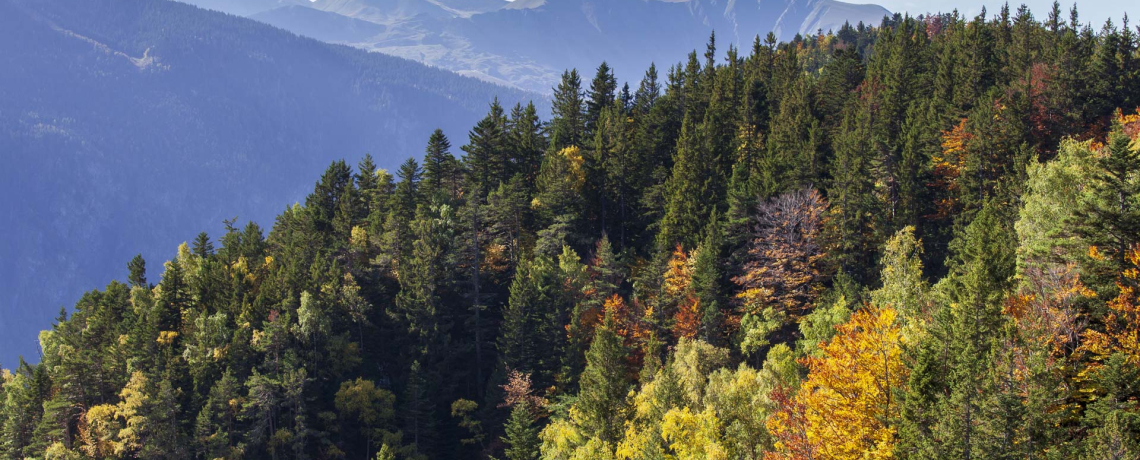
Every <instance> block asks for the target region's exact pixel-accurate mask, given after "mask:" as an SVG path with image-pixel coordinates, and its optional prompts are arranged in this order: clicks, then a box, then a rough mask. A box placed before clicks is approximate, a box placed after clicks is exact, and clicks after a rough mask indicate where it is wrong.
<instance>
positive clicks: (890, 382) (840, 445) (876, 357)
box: [767, 307, 908, 459]
mask: <svg viewBox="0 0 1140 460" xmlns="http://www.w3.org/2000/svg"><path fill="white" fill-rule="evenodd" d="M836 329H837V333H836V335H835V338H834V339H832V340H831V342H829V343H827V344H826V345H824V346H823V347H822V354H821V355H820V356H818V357H815V356H809V357H806V358H804V359H803V361H802V362H803V363H804V364H805V365H807V367H808V369H809V373H808V378H807V380H806V381H804V383H803V385H802V386H800V388H799V390H798V391H797V392H796V393H795V394H794V395H789V396H788V397H787V398H785V400H783V401H780V409H779V410H778V411H777V412H776V413H775V414H773V416H772V417H771V418H769V419H768V422H767V425H768V430H769V431H770V432H771V434H772V435H773V436H774V437H775V438H776V452H773V453H772V454H770V455H769V456H768V458H772V459H776V458H788V459H798V458H808V457H811V458H817V459H883V458H891V457H892V452H893V451H894V446H895V444H896V442H897V439H898V434H897V431H896V426H895V422H896V421H897V420H898V417H899V409H900V405H899V403H898V401H897V400H896V397H897V394H898V393H899V392H900V390H901V389H902V388H903V386H904V385H905V384H906V381H907V375H908V371H907V368H906V366H905V365H904V364H903V361H902V337H903V336H902V333H901V328H900V326H899V324H898V321H897V313H896V312H895V310H894V309H892V308H889V307H888V308H877V307H870V308H868V309H864V310H861V311H859V312H856V313H855V314H854V315H852V316H851V319H850V320H849V321H848V322H847V323H845V324H843V325H840V326H838V327H837V328H836Z"/></svg>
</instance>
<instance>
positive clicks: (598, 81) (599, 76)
mask: <svg viewBox="0 0 1140 460" xmlns="http://www.w3.org/2000/svg"><path fill="white" fill-rule="evenodd" d="M616 91H617V79H616V78H614V71H613V69H611V68H610V66H609V64H606V63H605V61H602V64H601V65H599V66H598V71H597V73H596V74H595V75H594V80H593V81H592V82H590V90H589V92H588V93H587V96H588V97H589V100H587V101H586V131H585V132H586V136H591V135H593V134H594V133H596V132H597V130H598V121H599V119H601V117H602V111H603V110H605V109H608V108H610V107H611V106H613V105H614V100H615V97H616V96H615V92H616Z"/></svg>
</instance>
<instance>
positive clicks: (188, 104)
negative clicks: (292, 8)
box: [0, 0, 549, 366]
mask: <svg viewBox="0 0 1140 460" xmlns="http://www.w3.org/2000/svg"><path fill="white" fill-rule="evenodd" d="M495 97H499V98H500V99H501V100H502V101H503V103H504V104H505V105H508V106H510V105H513V104H515V103H517V102H522V103H524V104H525V103H526V101H528V100H530V99H535V101H536V103H538V104H539V105H540V109H539V110H540V111H541V113H543V114H546V113H549V105H548V104H547V103H546V102H545V100H544V99H543V98H542V97H541V96H539V95H536V94H531V93H525V92H522V91H519V90H516V89H511V88H506V87H501V86H496V85H493V84H489V83H486V82H483V81H479V80H476V79H473V78H466V77H462V76H459V75H456V74H454V73H451V72H447V71H444V70H441V69H436V68H431V67H428V66H424V65H422V64H419V63H416V62H412V61H408V60H405V59H400V58H396V57H391V56H387V55H384V54H380V53H369V52H365V51H362V50H359V49H355V48H350V47H347V46H340V45H330V44H326V43H322V42H319V41H317V40H313V39H309V38H302V37H298V36H296V35H294V34H293V33H290V32H287V31H284V30H280V29H277V28H274V27H271V26H268V25H265V24H261V23H258V22H255V21H253V20H250V19H246V18H241V17H235V16H232V15H228V14H223V13H219V12H214V11H207V10H203V9H199V8H197V7H194V6H191V5H187V4H183V3H176V2H169V1H163V0H146V1H138V0H84V1H82V2H74V1H66V0H0V160H2V161H3V166H4V167H3V168H0V196H4V197H5V199H3V200H0V216H2V217H3V218H4V227H3V230H2V231H0V262H2V263H0V363H2V364H3V365H5V366H10V365H11V366H14V365H15V362H14V360H15V358H16V356H17V355H19V354H22V355H25V356H27V357H28V358H29V359H32V360H35V358H36V355H37V352H36V349H37V347H36V332H37V331H39V330H42V329H45V328H47V327H49V326H50V320H51V318H53V317H55V316H56V314H57V313H58V312H59V309H60V307H62V306H67V307H71V306H72V305H74V303H75V301H76V300H77V299H78V298H79V296H80V294H82V292H83V290H85V289H90V288H92V287H96V286H102V285H105V284H106V283H107V282H108V281H110V280H112V279H120V280H121V279H125V278H126V275H127V272H126V264H127V262H128V261H129V260H130V259H131V258H132V257H133V256H134V255H135V253H136V252H137V251H140V250H141V251H142V254H143V256H144V257H145V258H146V260H147V261H148V262H149V264H148V267H149V272H150V276H151V279H152V280H153V281H157V279H158V278H159V275H160V274H161V272H162V262H163V261H164V260H165V259H166V258H169V256H170V254H172V252H173V251H174V249H175V248H176V246H177V245H178V244H179V243H181V242H183V241H188V240H192V239H193V238H194V237H195V235H196V233H197V231H209V232H210V234H211V235H213V236H215V237H216V236H220V233H221V230H222V228H223V227H222V222H223V220H225V219H232V218H234V217H238V218H239V221H238V224H237V225H238V226H239V227H240V226H242V225H244V223H245V222H246V221H247V220H250V219H252V220H254V221H257V222H258V223H260V224H261V225H262V227H263V228H265V229H268V228H269V227H270V226H271V224H272V223H273V222H272V218H273V216H274V215H276V214H277V213H279V212H280V211H281V210H282V209H283V208H284V207H285V206H286V205H288V204H290V203H294V202H296V201H300V200H303V199H304V197H305V194H306V193H307V192H308V191H311V190H312V184H313V182H314V181H315V180H316V179H317V178H316V177H314V175H313V171H320V170H322V169H323V168H324V167H325V166H327V165H328V164H329V163H330V162H331V161H333V160H336V159H341V158H344V159H347V160H348V161H349V162H351V163H355V162H356V161H357V160H359V159H360V158H361V157H362V156H363V155H364V154H365V153H368V152H370V153H371V154H372V155H373V156H374V157H376V162H377V164H379V165H380V166H381V167H387V168H392V169H394V168H395V166H397V165H398V164H399V163H400V162H401V161H403V160H404V159H405V158H407V157H409V156H416V157H421V156H422V154H423V149H424V146H425V145H426V144H427V140H428V137H429V135H430V134H431V132H432V131H433V130H434V129H436V128H442V129H443V130H444V132H445V133H446V134H447V135H448V136H451V138H452V140H453V142H454V143H455V145H456V146H458V145H462V144H463V143H465V141H466V134H467V129H468V128H469V127H470V126H471V125H473V124H474V123H475V122H476V121H477V120H478V119H480V118H481V117H483V115H484V114H485V113H486V112H487V110H488V104H489V103H490V101H491V100H492V99H493V98H495ZM456 153H459V152H458V149H456ZM188 229H193V230H188Z"/></svg>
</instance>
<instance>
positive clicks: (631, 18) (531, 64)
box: [192, 0, 890, 93]
mask: <svg viewBox="0 0 1140 460" xmlns="http://www.w3.org/2000/svg"><path fill="white" fill-rule="evenodd" d="M192 1H198V0H192ZM497 1H498V0H486V1H483V0H472V1H465V2H457V0H450V1H447V2H443V1H442V0H436V1H430V2H429V1H426V0H397V1H394V2H378V1H376V0H317V1H315V2H311V3H309V2H303V3H304V5H303V6H301V7H300V8H312V9H315V10H320V11H325V12H328V13H335V14H339V15H343V16H349V17H352V18H356V19H363V20H367V21H371V22H375V23H377V24H383V25H385V26H386V27H387V28H386V29H385V30H384V31H383V32H380V33H376V34H372V33H369V32H361V33H353V34H352V35H351V36H350V37H344V30H342V29H341V28H339V27H333V26H327V25H324V24H325V23H328V22H335V21H330V20H328V19H327V18H325V19H314V21H313V22H312V23H309V24H298V22H297V21H296V16H297V15H296V12H295V11H292V10H294V9H296V8H298V7H297V6H291V7H287V8H288V9H287V10H284V9H276V10H271V11H265V12H261V13H258V14H256V15H254V16H253V17H254V18H255V19H257V20H259V21H264V22H267V23H269V24H273V25H276V26H278V27H282V28H286V29H289V30H293V31H295V32H297V33H301V34H304V35H308V36H311V37H314V38H317V39H320V40H325V41H330V42H337V43H345V44H350V45H353V46H357V47H361V48H364V49H369V50H374V51H379V52H383V53H387V54H392V55H395V56H400V57H405V58H408V59H414V60H418V61H421V62H424V63H427V64H431V65H434V66H437V67H441V68H444V69H448V70H452V71H455V72H458V73H461V74H464V75H472V76H477V77H479V78H482V79H484V80H488V81H493V82H500V83H507V84H511V85H514V86H517V87H520V88H525V89H528V90H532V91H540V92H546V93H549V91H550V88H551V87H552V86H553V85H554V84H555V83H556V81H557V78H558V76H559V75H560V74H561V72H562V71H563V70H564V69H565V68H568V67H577V68H579V70H583V71H586V72H588V71H589V70H591V69H593V68H594V67H595V66H597V65H598V63H600V62H601V61H603V60H607V61H609V62H610V64H611V65H612V66H613V67H614V68H615V69H616V72H617V74H618V77H619V79H621V80H630V81H634V80H636V79H637V78H639V77H640V74H638V73H637V72H640V71H639V70H637V69H644V68H645V67H647V66H648V64H649V63H650V62H657V63H658V64H661V65H667V64H668V63H671V62H673V60H675V59H676V56H678V55H683V53H684V52H685V51H686V50H691V49H693V48H697V47H700V46H702V45H703V43H704V41H705V40H706V39H707V38H708V35H709V33H710V32H712V31H716V32H717V33H718V34H719V35H720V37H719V38H720V39H721V40H722V43H734V44H736V45H737V46H739V47H742V48H747V47H748V46H749V45H751V42H752V40H753V38H755V37H756V36H757V35H760V36H763V35H766V34H767V32H768V31H774V32H775V33H776V34H777V38H779V39H781V40H790V39H791V38H792V37H794V36H795V35H796V34H797V33H815V32H816V31H817V30H823V31H824V32H826V31H828V30H837V29H838V28H839V27H840V26H842V24H843V23H844V22H845V21H850V22H851V23H852V24H856V23H858V22H860V21H863V22H866V23H870V24H875V25H877V24H878V23H879V22H880V21H881V20H882V18H883V16H885V15H889V14H890V12H889V11H887V10H886V9H884V8H882V7H880V6H877V5H857V4H851V3H844V2H839V1H835V0H786V1H785V2H784V3H781V4H779V5H761V4H760V3H759V2H755V1H750V0H742V1H727V2H726V1H723V0H687V1H685V0H683V1H663V0H609V1H597V0H517V1H515V2H510V3H508V2H502V3H503V5H502V6H501V7H499V8H491V7H490V6H489V5H493V4H494V2H497ZM480 5H481V6H482V8H478V6H480ZM458 11H462V13H457V12H458ZM311 16H313V17H314V18H316V17H317V16H316V15H311Z"/></svg>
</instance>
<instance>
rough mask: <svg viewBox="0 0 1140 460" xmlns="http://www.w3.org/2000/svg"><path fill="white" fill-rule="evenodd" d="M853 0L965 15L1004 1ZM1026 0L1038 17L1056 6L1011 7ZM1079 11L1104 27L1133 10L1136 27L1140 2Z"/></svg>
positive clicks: (1035, 2)
mask: <svg viewBox="0 0 1140 460" xmlns="http://www.w3.org/2000/svg"><path fill="white" fill-rule="evenodd" d="M847 1H851V2H853V3H877V4H879V5H882V6H883V7H885V8H887V9H888V10H891V11H897V12H903V11H905V12H909V13H912V14H919V13H926V12H932V11H933V12H938V11H942V12H949V11H952V10H953V9H954V8H958V11H959V12H960V13H962V14H963V15H965V16H968V17H972V16H975V15H977V14H978V13H980V12H981V11H982V6H983V5H984V6H985V7H986V11H987V12H988V15H992V14H996V13H997V12H998V11H999V10H1000V9H1001V5H1002V4H1003V3H1005V2H1003V1H996V0H994V1H978V0H931V1H920V0H870V1H868V0H847ZM1022 3H1024V4H1026V5H1028V6H1029V11H1032V12H1033V17H1034V18H1036V19H1037V20H1039V21H1040V20H1044V19H1045V18H1047V17H1048V16H1049V10H1051V9H1052V8H1053V1H1052V0H1027V1H1021V2H1015V1H1010V2H1009V5H1010V9H1011V10H1015V11H1016V9H1017V7H1018V6H1020V5H1021V4H1022ZM1076 5H1077V12H1078V13H1079V16H1080V20H1081V23H1090V22H1091V23H1092V24H1093V28H1094V29H1096V30H1099V29H1100V26H1101V25H1103V24H1104V21H1105V20H1106V19H1108V18H1112V22H1113V24H1116V27H1117V28H1119V27H1120V25H1121V22H1120V20H1121V18H1123V17H1124V13H1125V12H1126V11H1127V12H1128V13H1129V17H1130V20H1129V23H1130V27H1135V26H1136V24H1137V22H1136V18H1135V17H1134V16H1135V15H1137V14H1140V5H1137V4H1136V3H1132V2H1131V1H1109V0H1097V1H1082V2H1076ZM1072 6H1073V2H1072V1H1068V2H1065V1H1061V11H1062V12H1063V13H1064V15H1063V17H1064V18H1065V19H1066V20H1068V18H1069V8H1070V7H1072Z"/></svg>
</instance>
